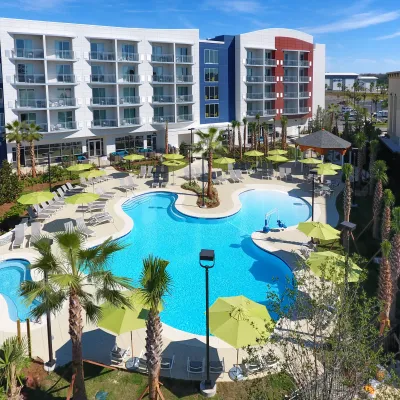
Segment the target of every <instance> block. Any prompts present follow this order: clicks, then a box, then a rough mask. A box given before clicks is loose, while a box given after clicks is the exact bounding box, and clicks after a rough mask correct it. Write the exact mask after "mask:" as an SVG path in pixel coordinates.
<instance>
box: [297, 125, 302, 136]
mask: <svg viewBox="0 0 400 400" xmlns="http://www.w3.org/2000/svg"><path fill="white" fill-rule="evenodd" d="M300 129H301V125H298V126H297V130H298V136H299V138H300Z"/></svg>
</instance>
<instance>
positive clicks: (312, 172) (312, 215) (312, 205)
mask: <svg viewBox="0 0 400 400" xmlns="http://www.w3.org/2000/svg"><path fill="white" fill-rule="evenodd" d="M310 174H311V175H312V202H311V221H313V222H314V192H315V175H317V172H316V171H310Z"/></svg>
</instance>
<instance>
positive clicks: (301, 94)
mask: <svg viewBox="0 0 400 400" xmlns="http://www.w3.org/2000/svg"><path fill="white" fill-rule="evenodd" d="M299 97H310V93H309V92H300V95H299Z"/></svg>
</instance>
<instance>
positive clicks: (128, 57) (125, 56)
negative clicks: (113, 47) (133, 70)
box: [118, 51, 139, 62]
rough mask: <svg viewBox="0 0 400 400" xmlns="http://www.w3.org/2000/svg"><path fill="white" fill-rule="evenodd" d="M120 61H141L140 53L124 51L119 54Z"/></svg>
mask: <svg viewBox="0 0 400 400" xmlns="http://www.w3.org/2000/svg"><path fill="white" fill-rule="evenodd" d="M118 61H133V62H138V61H139V54H138V53H129V52H126V51H123V52H121V53H119V54H118Z"/></svg>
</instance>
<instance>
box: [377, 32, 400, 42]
mask: <svg viewBox="0 0 400 400" xmlns="http://www.w3.org/2000/svg"><path fill="white" fill-rule="evenodd" d="M399 36H400V31H398V32H395V33H392V34H391V35H385V36H379V37H377V38H376V40H387V39H393V38H395V37H399Z"/></svg>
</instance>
